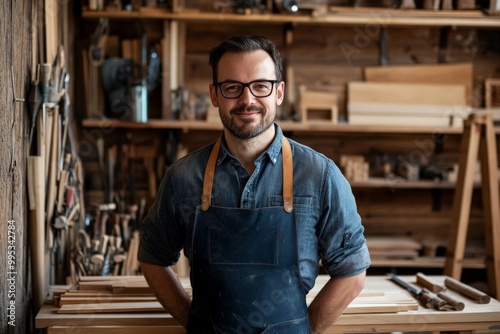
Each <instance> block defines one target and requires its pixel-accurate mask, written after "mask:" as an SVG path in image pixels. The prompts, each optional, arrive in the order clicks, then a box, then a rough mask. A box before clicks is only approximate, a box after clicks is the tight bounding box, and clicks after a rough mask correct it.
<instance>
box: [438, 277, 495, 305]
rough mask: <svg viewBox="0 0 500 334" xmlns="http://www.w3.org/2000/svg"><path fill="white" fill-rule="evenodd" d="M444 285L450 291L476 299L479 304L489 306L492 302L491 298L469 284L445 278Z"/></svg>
mask: <svg viewBox="0 0 500 334" xmlns="http://www.w3.org/2000/svg"><path fill="white" fill-rule="evenodd" d="M444 285H446V287H448V288H450V289H453V290H455V291H458V292H460V293H461V294H463V295H466V296H467V297H470V298H472V299H474V300H475V301H477V302H478V303H479V304H488V303H489V302H490V296H488V295H487V294H485V293H483V292H481V291H479V290H476V289H474V288H473V287H471V286H469V285H467V284H464V283H462V282H460V281H457V280H456V279H454V278H445V280H444Z"/></svg>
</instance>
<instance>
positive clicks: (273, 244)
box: [207, 221, 280, 266]
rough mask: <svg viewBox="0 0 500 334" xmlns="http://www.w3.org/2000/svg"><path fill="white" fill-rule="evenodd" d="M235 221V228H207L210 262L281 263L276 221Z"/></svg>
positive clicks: (223, 263)
mask: <svg viewBox="0 0 500 334" xmlns="http://www.w3.org/2000/svg"><path fill="white" fill-rule="evenodd" d="M266 223H268V222H267V221H266V222H263V223H262V222H260V223H255V224H250V226H249V224H247V223H246V224H245V228H242V227H241V225H239V224H238V222H236V226H235V227H236V228H234V227H233V228H227V227H228V226H227V225H226V224H225V226H213V225H212V226H210V227H209V228H208V236H207V237H208V248H209V249H208V250H209V262H210V263H211V264H215V265H217V264H220V265H234V264H245V265H270V266H274V265H277V263H278V252H279V247H278V244H279V238H280V231H279V228H278V227H277V226H276V225H275V224H271V226H266V225H267V224H266Z"/></svg>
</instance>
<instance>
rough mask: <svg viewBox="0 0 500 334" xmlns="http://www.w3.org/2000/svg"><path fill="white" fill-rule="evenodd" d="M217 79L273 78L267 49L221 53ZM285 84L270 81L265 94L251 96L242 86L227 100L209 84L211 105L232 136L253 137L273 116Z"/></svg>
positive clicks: (265, 127)
mask: <svg viewBox="0 0 500 334" xmlns="http://www.w3.org/2000/svg"><path fill="white" fill-rule="evenodd" d="M217 75H218V78H217V79H218V82H224V81H228V80H230V81H239V82H242V83H248V82H251V81H254V80H276V72H275V69H274V63H273V61H272V59H271V57H270V56H269V55H268V54H267V52H265V51H263V50H257V51H252V52H244V53H230V52H228V53H225V54H224V55H223V56H222V57H221V59H220V61H219V64H218V67H217ZM284 87H285V84H284V82H279V83H276V84H274V86H273V91H272V93H271V95H269V96H268V97H255V96H254V95H252V93H251V92H250V90H249V88H248V87H244V89H243V93H242V94H241V96H240V97H238V98H234V99H228V98H225V97H224V96H222V94H221V92H220V89H219V88H218V87H215V86H214V85H213V84H211V85H210V97H211V99H212V104H213V105H214V107H218V108H219V115H220V118H221V120H222V124H223V125H224V127H225V128H227V129H228V131H229V132H231V133H232V134H233V135H234V136H236V137H238V138H241V139H248V138H253V137H256V136H258V135H259V134H261V133H262V132H264V131H265V130H266V129H268V128H269V127H270V126H271V125H272V124H273V122H274V119H275V118H276V108H277V106H279V105H281V103H282V102H283V92H284Z"/></svg>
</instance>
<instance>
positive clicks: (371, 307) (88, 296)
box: [54, 276, 418, 315]
mask: <svg viewBox="0 0 500 334" xmlns="http://www.w3.org/2000/svg"><path fill="white" fill-rule="evenodd" d="M327 280H328V277H326V276H319V277H318V279H317V280H316V285H315V287H314V288H313V289H312V290H311V291H310V292H309V294H308V296H307V302H308V303H310V302H311V301H312V300H313V298H314V297H315V296H316V295H317V293H318V292H319V291H320V289H321V288H322V287H323V286H324V284H325V283H326V282H327ZM180 281H181V284H182V286H183V287H184V289H185V290H186V292H187V293H188V295H191V285H190V283H189V279H188V278H180ZM54 304H55V305H56V306H57V307H58V310H57V313H58V314H67V315H71V314H87V313H88V314H99V313H130V312H134V313H137V312H165V310H164V309H163V307H162V306H161V304H160V303H159V302H158V300H157V299H156V297H155V296H154V294H153V292H152V290H151V289H150V288H149V286H148V284H147V282H146V280H145V279H144V277H143V276H119V277H118V276H116V277H114V276H87V277H82V281H81V282H80V284H79V287H78V289H68V290H67V291H60V292H59V293H57V294H54ZM417 308H418V303H417V302H416V300H415V299H413V298H411V297H409V296H408V295H407V294H405V293H404V292H403V291H394V292H382V291H363V292H362V293H361V294H360V295H359V296H358V297H357V298H356V299H355V300H354V301H353V302H352V303H351V305H349V307H348V308H347V310H346V311H345V312H344V313H346V314H363V313H394V312H406V311H409V310H416V309H417Z"/></svg>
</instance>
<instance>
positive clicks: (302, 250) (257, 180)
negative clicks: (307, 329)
mask: <svg viewBox="0 0 500 334" xmlns="http://www.w3.org/2000/svg"><path fill="white" fill-rule="evenodd" d="M275 127H276V137H275V139H274V140H273V142H272V143H271V145H270V146H269V148H268V149H267V150H266V151H265V152H263V153H262V154H261V155H260V156H259V157H258V158H257V160H256V161H255V170H254V172H253V174H252V175H248V173H247V171H246V169H245V168H244V167H243V165H242V164H241V163H240V162H239V161H238V159H236V158H235V157H234V156H232V155H231V154H230V153H229V151H228V150H227V149H226V145H225V143H224V140H222V145H221V149H220V152H219V156H218V159H217V164H216V168H215V175H214V182H213V189H212V205H216V206H222V207H231V208H261V207H269V206H282V205H283V197H282V192H283V191H282V187H283V185H282V166H283V165H282V154H281V136H282V135H283V133H282V130H281V128H280V127H279V126H278V125H277V124H275ZM222 137H223V136H222ZM213 145H214V144H213V143H212V144H210V145H208V146H206V147H204V148H201V149H199V150H197V151H194V152H192V153H190V154H188V155H187V156H185V157H183V158H181V159H179V160H177V161H176V162H175V163H174V164H172V165H171V166H170V167H169V168H168V170H167V172H166V174H165V177H164V178H163V180H162V182H161V185H160V188H159V191H158V195H157V197H156V200H155V202H154V204H153V205H152V207H151V208H150V210H149V213H148V215H147V216H146V217H145V218H144V220H143V221H142V223H141V240H140V246H139V254H138V259H139V261H141V262H145V263H150V264H155V265H161V266H171V265H174V264H175V263H176V262H177V261H178V259H179V256H180V251H181V250H182V249H184V254H185V255H186V257H187V258H188V259H189V258H190V254H189V250H190V248H191V247H190V245H191V238H192V229H193V223H194V219H195V213H196V207H197V206H199V205H201V193H202V187H203V175H204V172H205V166H206V164H207V161H208V157H209V155H210V152H211V150H212V147H213ZM290 145H291V148H292V156H293V168H294V170H293V193H294V197H293V205H294V211H295V215H296V222H297V236H298V242H297V244H298V254H299V263H300V273H301V276H302V280H303V283H304V286H305V289H306V291H309V290H310V289H311V288H312V287H313V286H314V282H315V279H316V277H317V275H318V272H319V265H320V264H319V261H320V260H321V264H322V265H323V267H324V269H325V270H326V272H328V274H329V275H330V276H331V277H347V276H354V275H357V274H360V273H362V272H363V271H365V270H366V269H367V268H368V267H369V266H370V256H369V253H368V249H367V247H366V243H365V238H364V236H363V231H364V228H363V226H362V225H361V218H360V216H359V214H358V213H357V209H356V202H355V199H354V196H353V194H352V190H351V188H350V185H349V183H348V182H347V180H346V179H345V178H344V176H343V175H342V173H341V172H340V170H339V169H338V167H337V166H336V165H335V164H334V162H333V161H332V160H331V159H329V158H327V157H326V156H324V155H323V154H320V153H318V152H316V151H314V150H312V149H311V148H309V147H307V146H304V145H302V144H299V143H297V142H295V141H293V140H290Z"/></svg>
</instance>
